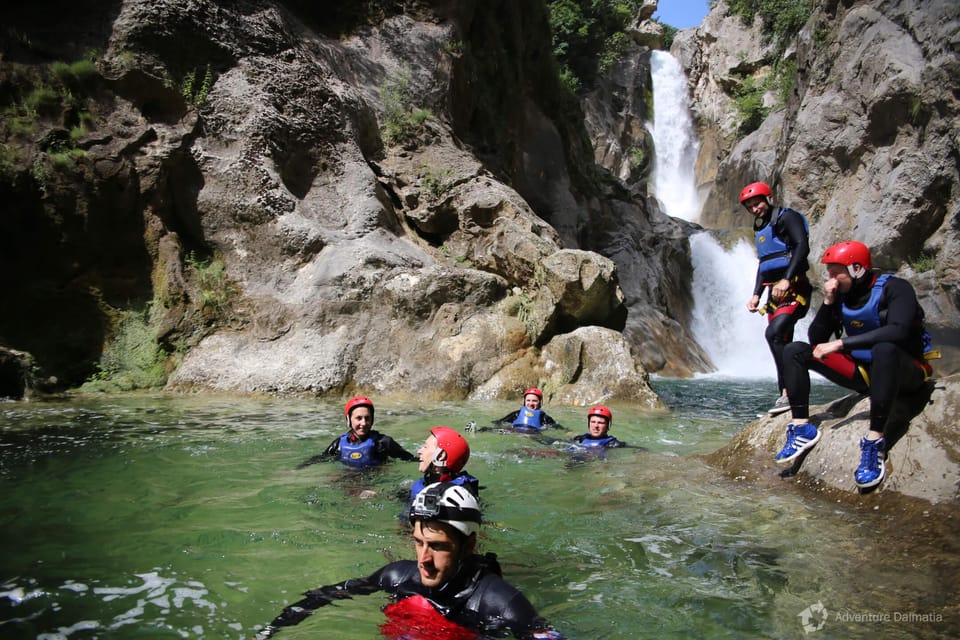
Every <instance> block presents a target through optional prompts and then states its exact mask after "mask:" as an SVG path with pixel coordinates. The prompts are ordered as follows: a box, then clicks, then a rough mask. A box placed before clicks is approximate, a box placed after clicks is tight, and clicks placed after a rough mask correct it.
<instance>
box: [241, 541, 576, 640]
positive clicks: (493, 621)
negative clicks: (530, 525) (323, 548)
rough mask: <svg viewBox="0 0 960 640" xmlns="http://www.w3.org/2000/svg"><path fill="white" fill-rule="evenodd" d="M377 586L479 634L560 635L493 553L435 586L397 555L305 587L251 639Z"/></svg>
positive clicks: (476, 558) (413, 563)
mask: <svg viewBox="0 0 960 640" xmlns="http://www.w3.org/2000/svg"><path fill="white" fill-rule="evenodd" d="M377 591H385V592H387V593H388V594H390V596H391V598H392V599H393V600H394V601H402V600H403V599H405V598H408V597H410V596H416V595H419V596H422V597H424V598H426V599H427V600H428V601H429V602H430V604H432V605H433V607H434V608H435V609H436V610H437V611H438V612H439V613H440V614H441V615H443V617H445V618H447V619H448V620H450V621H452V622H455V623H457V624H459V625H461V626H464V627H467V628H469V629H474V630H476V631H479V632H482V633H483V634H485V635H491V636H494V637H502V636H504V635H506V634H508V633H509V634H513V635H514V636H515V637H517V638H538V637H540V638H550V639H551V640H559V639H561V638H562V636H561V635H560V634H559V633H557V632H556V631H553V630H552V629H551V628H550V626H549V625H548V624H547V622H546V621H545V620H544V619H543V618H541V617H540V616H539V615H538V614H537V612H536V610H535V609H534V608H533V605H532V604H530V601H529V600H527V598H526V597H525V596H524V595H523V594H522V593H520V591H518V590H517V589H516V588H515V587H513V586H511V585H510V584H508V583H507V582H506V581H504V579H503V578H501V577H500V566H499V564H498V563H497V561H496V556H494V555H493V554H487V555H486V556H480V555H472V556H470V557H469V558H468V559H467V561H466V562H465V563H464V566H463V568H462V569H461V570H460V572H459V573H458V574H457V575H456V576H455V577H454V578H453V579H452V580H451V581H450V582H447V583H446V584H444V585H443V586H441V587H439V588H437V589H432V588H429V587H425V586H423V584H422V583H421V582H420V571H419V569H418V568H417V563H416V561H414V560H400V561H398V562H391V563H390V564H388V565H386V566H384V567H382V568H381V569H380V570H379V571H377V572H376V573H374V574H373V575H371V576H369V577H367V578H360V579H356V580H346V581H344V582H341V583H339V584H335V585H330V586H326V587H320V588H319V589H314V590H313V591H308V592H306V593H305V594H304V595H305V596H306V597H305V598H303V599H302V600H300V601H298V602H295V603H294V604H291V605H289V606H288V607H286V608H285V609H284V610H283V612H282V613H281V614H280V615H279V616H277V617H276V618H275V619H274V620H273V621H272V622H271V623H270V624H269V625H267V626H266V627H265V628H264V629H263V630H262V631H261V632H260V633H258V634H257V635H256V638H257V640H265V639H266V638H269V637H271V636H272V635H273V634H274V633H276V632H277V631H278V630H279V629H280V628H281V627H286V626H291V625H295V624H298V623H299V622H300V621H302V620H303V619H305V618H306V617H308V616H309V615H310V614H311V613H312V612H313V611H314V610H315V609H317V608H318V607H322V606H324V605H326V604H330V603H331V602H333V601H334V600H338V599H342V598H350V597H352V596H355V595H369V594H371V593H376V592H377Z"/></svg>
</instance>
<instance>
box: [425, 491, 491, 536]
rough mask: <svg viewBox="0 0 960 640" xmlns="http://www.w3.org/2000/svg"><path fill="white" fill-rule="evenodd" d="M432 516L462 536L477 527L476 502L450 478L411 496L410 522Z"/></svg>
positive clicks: (477, 509)
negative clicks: (415, 495)
mask: <svg viewBox="0 0 960 640" xmlns="http://www.w3.org/2000/svg"><path fill="white" fill-rule="evenodd" d="M417 520H424V521H427V520H436V521H437V522H443V523H445V524H448V525H450V526H451V527H453V528H454V529H456V530H457V531H459V532H460V533H462V534H463V535H465V536H469V535H470V534H471V533H477V532H479V531H480V504H479V503H478V502H477V499H476V498H475V497H474V495H473V494H472V493H470V492H469V491H467V489H465V488H464V487H462V486H460V485H458V484H453V483H452V482H434V483H433V484H430V485H427V486H426V487H424V488H423V490H422V491H421V492H420V493H418V494H417V497H415V498H414V499H413V504H412V505H411V506H410V522H416V521H417Z"/></svg>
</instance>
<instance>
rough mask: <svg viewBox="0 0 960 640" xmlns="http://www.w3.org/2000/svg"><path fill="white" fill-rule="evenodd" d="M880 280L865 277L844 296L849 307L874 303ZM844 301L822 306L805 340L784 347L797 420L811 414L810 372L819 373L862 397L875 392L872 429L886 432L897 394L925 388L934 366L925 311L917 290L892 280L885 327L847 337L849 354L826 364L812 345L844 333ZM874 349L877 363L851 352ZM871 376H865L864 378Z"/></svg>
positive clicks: (883, 309)
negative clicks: (926, 350)
mask: <svg viewBox="0 0 960 640" xmlns="http://www.w3.org/2000/svg"><path fill="white" fill-rule="evenodd" d="M875 277H876V276H871V277H865V278H861V279H860V281H858V282H855V283H854V285H853V287H851V289H850V291H849V292H847V294H846V295H845V296H843V300H845V301H846V304H847V306H848V307H851V308H862V307H863V305H864V304H866V303H867V301H868V300H869V299H870V295H871V289H872V286H873V282H874V278H875ZM841 306H842V305H841V300H840V299H838V300H837V301H836V302H835V303H834V304H829V305H826V304H825V305H823V306H821V307H820V310H819V311H817V315H816V316H815V317H814V319H813V322H812V323H811V325H810V330H809V332H808V333H809V339H810V344H807V343H806V342H793V343H791V344H789V345H787V347H786V349H784V362H783V368H784V378H785V379H786V385H787V393H788V395H789V396H790V409H791V411H792V412H793V417H794V418H808V417H809V416H810V406H809V402H810V374H809V371H816V372H817V373H819V374H820V375H822V376H823V377H825V378H826V379H828V380H830V381H831V382H833V383H835V384H838V385H840V386H842V387H845V388H847V389H852V390H853V391H856V392H858V393H869V394H870V430H871V431H877V432H880V433H883V431H884V427H885V426H886V424H887V421H888V419H889V417H890V411H891V409H892V406H893V401H894V400H895V399H896V397H897V394H898V393H913V392H916V391H919V390H920V389H921V388H923V386H924V383H925V381H926V378H927V375H928V374H929V372H930V369H929V365H927V364H926V363H925V361H924V360H923V339H922V328H921V323H920V322H919V321H920V320H921V319H922V317H923V311H922V310H921V308H920V305H919V303H918V302H917V294H916V291H914V289H913V286H912V285H911V284H910V283H909V282H907V281H906V280H903V279H901V278H889V279H888V280H887V281H886V282H885V283H884V285H883V289H882V292H881V294H880V302H879V310H880V326H879V327H877V328H876V329H873V330H871V331H866V332H864V333H861V334H858V335H855V336H846V337H844V338H843V347H844V351H843V352H839V353H832V354H830V355H829V356H827V357H826V358H824V360H822V361H821V360H816V359H814V357H813V347H812V346H811V345H817V344H821V343H824V342H829V341H830V340H832V339H833V338H834V336H840V335H842V332H843V318H842V315H841ZM858 349H869V350H870V351H871V354H872V362H869V363H865V362H857V361H854V360H853V358H852V357H851V356H850V355H849V354H848V353H846V352H849V351H853V350H858ZM865 375H866V377H865Z"/></svg>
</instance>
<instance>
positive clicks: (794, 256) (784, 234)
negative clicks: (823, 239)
mask: <svg viewBox="0 0 960 640" xmlns="http://www.w3.org/2000/svg"><path fill="white" fill-rule="evenodd" d="M777 235H778V236H780V237H781V238H783V240H784V242H786V243H787V246H789V247H790V264H788V265H787V269H786V271H784V273H783V277H784V278H786V279H787V280H793V278H794V277H796V276H799V275H802V274H804V273H806V272H807V269H808V268H809V264H808V263H807V257H808V256H809V255H810V238H809V234H808V233H807V227H806V225H804V224H803V218H802V217H801V216H800V214H799V213H797V212H796V211H794V210H792V209H784V211H783V215H781V216H780V220H779V222H778V223H777Z"/></svg>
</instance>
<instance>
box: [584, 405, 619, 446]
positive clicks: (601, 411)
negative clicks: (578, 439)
mask: <svg viewBox="0 0 960 640" xmlns="http://www.w3.org/2000/svg"><path fill="white" fill-rule="evenodd" d="M612 424H613V413H612V412H611V411H610V409H608V408H607V407H604V406H603V405H597V406H595V407H591V408H590V410H589V411H587V429H588V430H589V431H590V436H591V437H593V438H604V437H606V435H607V432H608V431H609V430H610V425H612Z"/></svg>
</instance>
